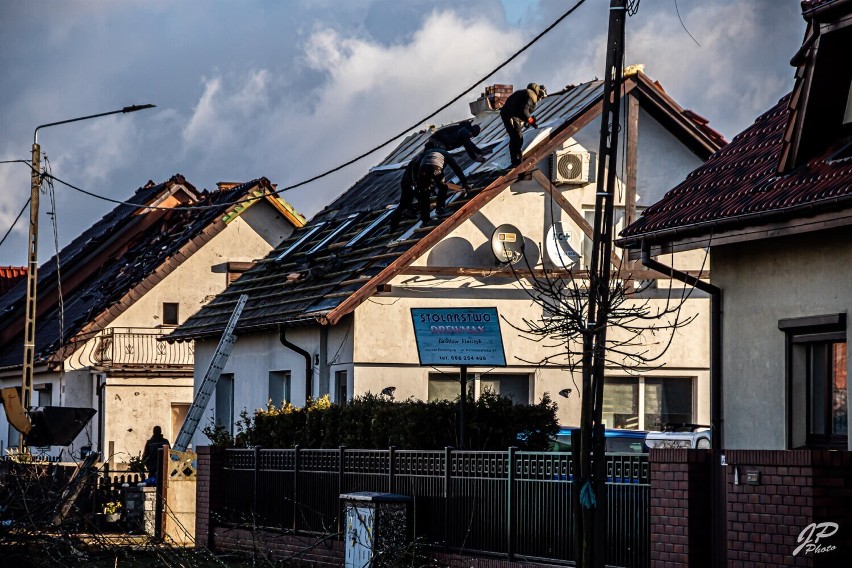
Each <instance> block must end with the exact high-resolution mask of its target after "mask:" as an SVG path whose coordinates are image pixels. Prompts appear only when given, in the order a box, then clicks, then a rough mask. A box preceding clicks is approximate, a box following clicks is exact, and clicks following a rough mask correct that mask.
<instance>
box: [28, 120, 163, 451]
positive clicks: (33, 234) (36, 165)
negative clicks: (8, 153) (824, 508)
mask: <svg viewBox="0 0 852 568" xmlns="http://www.w3.org/2000/svg"><path fill="white" fill-rule="evenodd" d="M154 106H155V105H132V106H126V107H124V108H122V109H119V110H113V111H110V112H102V113H99V114H90V115H88V116H80V117H78V118H72V119H69V120H60V121H59V122H49V123H47V124H42V125H39V126H36V129H35V130H34V131H33V156H32V171H31V177H30V180H31V184H30V234H29V240H28V241H27V253H28V255H29V263H28V270H27V304H26V311H25V312H24V361H23V363H24V370H23V378H22V382H21V397H22V398H23V401H22V403H23V407H24V410H25V411H27V410H29V407H30V404H31V403H32V398H33V363H34V359H35V325H36V282H37V280H38V279H37V275H38V199H39V189H40V188H41V172H40V169H41V147H40V146H39V144H38V131H39V129H41V128H47V127H48V126H58V125H60V124H68V123H70V122H80V121H81V120H89V119H91V118H99V117H101V116H109V115H111V114H119V113H122V114H125V113H128V112H136V111H138V110H144V109H148V108H154ZM19 448H20V449H21V450H23V448H24V437H23V436H21V440H20V443H19Z"/></svg>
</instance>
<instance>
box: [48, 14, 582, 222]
mask: <svg viewBox="0 0 852 568" xmlns="http://www.w3.org/2000/svg"><path fill="white" fill-rule="evenodd" d="M585 2H586V0H577V3H576V4H574V5H573V6H572V7H571V8H570V9H568V10H567V11H566V12H565V13H564V14H562V15H561V16H559V17H558V18H557V19H556V20H554V21H553V22H552V23H551V24H550V25H548V26H547V27H546V28H545V29H544V30H542V31H541V32H540V33H539V34H537V35H536V36H535V37H534V38H532V39H531V40H530V41H528V42H527V43H526V44H525V45H524V46H523V47H521V48H520V49H519V50H518V51H516V52H515V53H513V54H512V55H511V56H510V57H509V58H508V59H506V60H505V61H503V62H502V63H501V64H500V65H498V66H497V67H495V68H494V69H492V70H491V71H489V72H488V73H487V74H486V75H484V76H483V77H482V78H480V79H478V80H477V81H476V82H475V83H473V84H472V85H471V86H470V87H468V88H467V89H465V90H464V91H462V92H461V93H459V94H458V95H456V96H455V97H453V98H452V99H451V100H450V101H449V102H447V103H446V104H444V105H442V106H441V107H439V108H438V109H437V110H435V111H433V112H431V113H430V114H428V115H427V116H425V117H423V118H421V119H420V120H418V121H417V122H415V123H414V124H412V125H411V126H409V127H407V128H405V130H402V131H401V132H399V133H398V134H396V135H395V136H393V137H392V138H389V139H388V140H386V141H385V142H382V143H381V144H379V145H378V146H375V147H373V148H371V149H369V150H367V151H365V152H362V153H361V154H359V155H358V156H356V157H354V158H352V159H350V160H348V161H346V162H344V163H342V164H340V165H338V166H335V167H333V168H331V169H329V170H327V171H325V172H323V173H320V174H317V175H315V176H313V177H310V178H308V179H305V180H302V181H300V182H298V183H295V184H293V185H288V186H285V187H282V188H280V189H276V190H274V191H271V192H269V193H268V194H265V195H262V196H258V197H249V198H245V199H240V200H237V201H231V202H221V203H219V204H217V205H188V206H186V207H184V209H208V208H211V207H221V206H223V205H238V204H241V203H251V202H253V201H257V200H258V199H263V198H264V197H266V196H267V195H280V194H282V193H284V192H285V191H290V190H291V189H296V188H297V187H301V186H303V185H307V184H309V183H312V182H314V181H316V180H318V179H322V178H324V177H326V176H329V175H331V174H333V173H335V172H337V171H340V170H342V169H343V168H346V167H348V166H351V165H352V164H354V163H355V162H357V161H359V160H361V159H363V158H366V157H367V156H369V155H371V154H374V153H375V152H377V151H379V150H381V149H382V148H384V147H385V146H387V145H388V144H390V143H392V142H394V141H396V140H398V139H399V138H402V137H403V136H405V135H406V134H408V133H409V132H410V131H412V130H414V129H415V128H417V127H418V126H420V125H421V124H423V123H424V122H426V121H428V120H429V119H431V118H434V117H435V116H436V115H437V114H439V113H440V112H443V111H444V110H446V109H447V108H449V107H450V106H452V105H453V104H455V103H456V102H458V101H459V100H460V99H461V98H462V97H464V96H465V95H467V94H468V93H470V92H471V91H472V90H474V89H475V88H476V87H477V86H479V85H480V84H482V83H484V82H485V81H487V80H488V79H489V78H491V77H492V76H493V75H494V74H496V73H497V72H498V71H500V70H501V69H503V68H504V67H506V66H507V65H508V64H509V63H511V62H512V61H514V60H515V59H517V58H518V57H519V56H520V55H521V54H522V53H524V52H525V51H526V50H527V49H529V48H530V47H532V46H533V45H534V44H535V43H536V42H538V40H540V39H541V38H542V37H544V36H545V35H546V34H547V33H548V32H550V31H551V30H552V29H553V28H555V27H556V26H557V25H559V23H560V22H562V20H564V19H565V18H567V17H568V16H570V15H571V14H573V13H574V11H576V10H577V8H579V7H580V6H581V5H583V4H584V3H585ZM50 177H51V178H52V179H54V180H56V181H57V182H59V183H61V184H63V185H65V186H68V187H69V188H71V189H74V190H76V191H79V192H81V193H84V194H86V195H89V196H91V197H95V198H98V199H102V200H104V201H109V202H111V203H117V204H119V205H132V206H134V207H138V208H144V209H171V208H169V207H154V206H146V205H139V204H138V203H131V202H128V201H121V200H118V199H112V198H109V197H106V196H103V195H99V194H97V193H93V192H91V191H86V190H84V189H81V188H79V187H77V186H75V185H72V184H70V183H68V182H66V181H63V180H61V179H59V178H57V177H56V176H52V175H51V176H50Z"/></svg>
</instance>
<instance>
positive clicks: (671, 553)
mask: <svg viewBox="0 0 852 568" xmlns="http://www.w3.org/2000/svg"><path fill="white" fill-rule="evenodd" d="M712 458H713V453H712V451H711V450H670V449H665V450H651V455H650V463H651V527H650V536H651V566H657V567H660V568H662V567H664V566H665V567H667V568H668V567H684V568H686V567H689V568H697V567H705V566H710V538H711V534H712V530H711V529H712V525H711V521H710V506H711V499H712V493H713V492H712V482H711V479H712V467H713V459H712Z"/></svg>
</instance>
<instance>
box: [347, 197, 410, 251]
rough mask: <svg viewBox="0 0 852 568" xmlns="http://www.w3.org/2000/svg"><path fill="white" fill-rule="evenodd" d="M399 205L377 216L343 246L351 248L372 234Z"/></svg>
mask: <svg viewBox="0 0 852 568" xmlns="http://www.w3.org/2000/svg"><path fill="white" fill-rule="evenodd" d="M397 207H399V206H398V205H397V206H396V207H392V208H390V209H387V210H386V211H385V212H384V213H382V214H381V215H379V216H378V217H376V218H375V219H374V220H373V222H372V223H370V224H369V225H367V227H366V228H365V229H364V230H362V231H361V232H360V233H358V234H357V235H355V236H354V237H352V239H351V240H350V241H349V242H348V243H346V246H344V247H343V248H351V247H353V246H355V245H356V244H358V243H359V242H360V241H362V240H364V239H365V238H367V237H368V236H370V235H371V234H372V233H373V231H374V230H375V229H376V227H378V226H379V225H381V224H382V223H383V222H384V221H385V219H387V218H388V217H390V216H391V215H393V212H394V211H396V209H397Z"/></svg>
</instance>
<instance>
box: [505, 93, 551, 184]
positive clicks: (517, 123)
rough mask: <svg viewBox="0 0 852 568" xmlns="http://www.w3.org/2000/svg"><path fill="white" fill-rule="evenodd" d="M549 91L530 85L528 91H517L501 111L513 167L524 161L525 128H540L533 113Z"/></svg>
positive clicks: (510, 96)
mask: <svg viewBox="0 0 852 568" xmlns="http://www.w3.org/2000/svg"><path fill="white" fill-rule="evenodd" d="M546 96H547V90H546V89H545V88H544V85H538V84H536V83H530V84H529V85H527V88H526V89H523V90H519V91H515V92H514V93H512V94H511V95H509V98H508V99H506V103H505V104H504V105H503V107H502V108H501V109H500V118H502V119H503V125H504V126H505V127H506V132H507V133H508V134H509V155H510V156H511V158H512V167H513V168H514V167H515V166H517V165H519V164H520V163H521V160H522V157H523V156H522V154H521V147H522V146H523V144H524V134H523V132H524V127H526V126H527V125H529V126H532V127H533V128H538V124H536V121H535V117H534V116H533V111H534V110H535V106H536V104H537V103H538V101H540V100H541V99H543V98H544V97H546Z"/></svg>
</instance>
